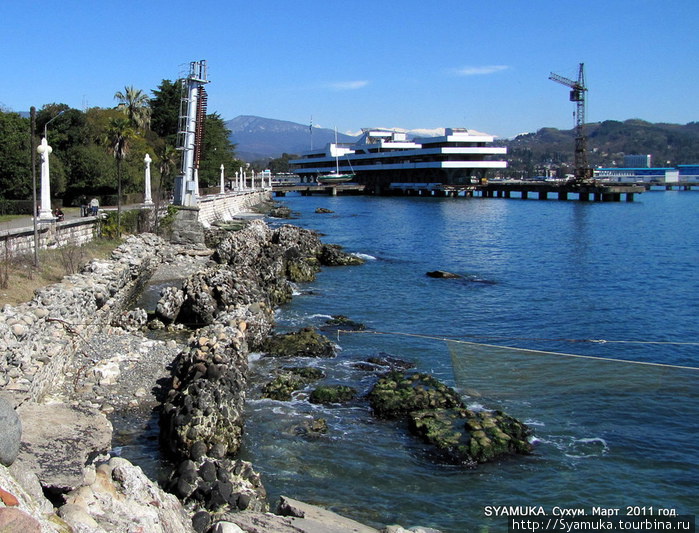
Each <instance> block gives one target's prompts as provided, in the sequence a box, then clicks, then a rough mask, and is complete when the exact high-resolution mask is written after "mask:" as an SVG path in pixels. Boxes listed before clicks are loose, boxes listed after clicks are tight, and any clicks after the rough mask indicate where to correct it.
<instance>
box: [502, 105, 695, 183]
mask: <svg viewBox="0 0 699 533" xmlns="http://www.w3.org/2000/svg"><path fill="white" fill-rule="evenodd" d="M586 133H587V135H588V143H587V147H588V151H589V155H588V157H589V163H590V165H591V166H593V167H598V166H601V167H614V166H621V165H623V162H624V155H630V154H651V155H652V164H653V166H675V165H683V164H694V163H699V122H690V123H689V124H685V125H681V124H663V123H657V124H653V123H650V122H645V121H643V120H637V119H636V120H626V121H624V122H619V121H616V120H606V121H604V122H601V123H594V124H588V125H587V126H586ZM500 144H501V145H504V146H507V147H508V160H509V165H508V166H509V171H510V173H511V174H512V173H520V174H522V175H528V176H533V175H538V174H543V173H544V171H545V170H546V169H550V168H559V167H563V169H564V171H565V169H566V168H572V165H573V149H574V144H575V131H574V130H558V129H555V128H542V129H540V130H539V131H537V132H536V133H528V134H524V135H519V136H517V137H515V138H514V139H512V140H508V141H502V142H501V143H500Z"/></svg>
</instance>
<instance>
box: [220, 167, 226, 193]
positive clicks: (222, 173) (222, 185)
mask: <svg viewBox="0 0 699 533" xmlns="http://www.w3.org/2000/svg"><path fill="white" fill-rule="evenodd" d="M224 174H225V172H224V167H223V165H221V182H220V183H219V185H220V186H221V194H223V193H225V192H226V181H225V179H226V178H225V177H224Z"/></svg>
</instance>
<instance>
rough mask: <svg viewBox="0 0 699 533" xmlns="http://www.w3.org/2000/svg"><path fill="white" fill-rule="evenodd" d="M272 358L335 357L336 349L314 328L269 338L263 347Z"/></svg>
mask: <svg viewBox="0 0 699 533" xmlns="http://www.w3.org/2000/svg"><path fill="white" fill-rule="evenodd" d="M261 350H262V351H263V352H267V354H268V355H270V356H272V357H335V347H334V346H333V343H332V342H330V340H329V339H328V338H327V337H324V336H323V335H321V334H320V333H318V332H317V331H316V330H315V329H314V328H310V327H309V328H302V329H300V330H299V331H297V332H292V333H281V334H277V335H272V336H270V337H268V338H267V339H266V340H265V341H264V342H263V343H262V346H261Z"/></svg>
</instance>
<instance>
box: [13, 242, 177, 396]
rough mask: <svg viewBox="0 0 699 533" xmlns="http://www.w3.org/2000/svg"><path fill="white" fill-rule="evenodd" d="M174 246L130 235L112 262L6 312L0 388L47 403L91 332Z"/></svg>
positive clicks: (95, 266)
mask: <svg viewBox="0 0 699 533" xmlns="http://www.w3.org/2000/svg"><path fill="white" fill-rule="evenodd" d="M168 246H169V245H168V244H167V243H166V242H165V241H164V240H162V239H160V238H159V237H156V236H155V235H151V234H143V235H139V236H134V237H130V238H129V239H127V241H126V242H125V243H124V244H123V245H121V246H119V247H118V248H117V249H116V250H115V251H114V253H113V255H112V259H110V260H93V261H92V262H91V263H89V264H88V265H87V266H86V267H85V268H84V269H83V271H82V272H81V273H79V274H74V275H72V276H67V277H65V278H64V279H63V281H62V282H61V283H58V284H55V285H50V286H48V287H45V288H42V289H40V290H38V291H37V292H36V294H35V296H34V298H33V299H32V300H31V301H30V302H27V303H23V304H21V305H19V306H16V307H13V306H10V305H5V306H4V307H3V309H2V313H0V389H5V390H6V391H8V392H11V393H12V394H13V396H14V397H15V401H16V402H17V403H18V404H20V403H22V402H24V401H26V400H29V399H30V400H32V401H41V399H42V398H43V397H44V396H45V394H46V393H47V392H48V391H50V390H51V389H53V388H54V387H55V386H56V385H57V384H58V382H59V381H60V379H61V377H62V376H63V374H64V370H65V369H66V368H68V367H70V366H71V362H72V359H73V355H74V353H75V351H76V350H77V349H79V347H80V345H81V344H83V341H82V339H84V338H86V337H88V336H89V333H90V329H91V328H100V327H102V326H103V325H104V324H107V323H109V322H110V321H111V320H112V319H113V318H114V317H115V316H116V314H118V313H120V312H121V311H122V310H123V309H124V308H125V306H126V305H127V304H128V302H129V300H130V299H131V298H132V296H133V295H134V293H135V292H136V291H137V290H138V289H139V287H140V285H141V284H142V283H143V282H144V281H145V280H147V279H148V277H150V275H151V274H152V271H153V269H154V268H155V267H156V266H157V265H158V264H159V261H160V257H161V255H162V252H164V251H165V250H166V249H167V247H168Z"/></svg>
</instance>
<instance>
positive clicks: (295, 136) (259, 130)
mask: <svg viewBox="0 0 699 533" xmlns="http://www.w3.org/2000/svg"><path fill="white" fill-rule="evenodd" d="M226 127H227V128H228V129H229V130H230V131H231V135H230V139H231V141H232V142H233V143H234V144H235V145H236V150H235V153H236V155H237V156H238V157H239V158H241V159H242V160H243V161H246V162H248V163H251V162H253V161H260V160H264V159H273V158H276V157H280V156H281V155H282V154H283V153H287V154H300V153H302V152H307V151H308V150H311V149H312V147H311V143H313V148H319V147H321V146H325V145H326V144H328V143H329V142H335V130H331V129H328V128H318V127H314V128H313V130H312V131H313V135H311V128H310V127H309V126H308V125H303V124H297V123H295V122H289V121H286V120H276V119H271V118H262V117H255V116H251V115H240V116H238V117H235V118H234V119H233V120H229V121H227V122H226ZM337 140H338V142H354V141H356V140H357V138H356V137H352V136H350V135H345V134H343V133H338V134H337Z"/></svg>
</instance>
